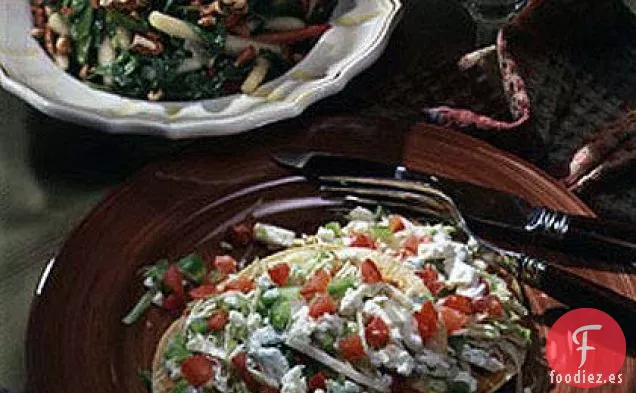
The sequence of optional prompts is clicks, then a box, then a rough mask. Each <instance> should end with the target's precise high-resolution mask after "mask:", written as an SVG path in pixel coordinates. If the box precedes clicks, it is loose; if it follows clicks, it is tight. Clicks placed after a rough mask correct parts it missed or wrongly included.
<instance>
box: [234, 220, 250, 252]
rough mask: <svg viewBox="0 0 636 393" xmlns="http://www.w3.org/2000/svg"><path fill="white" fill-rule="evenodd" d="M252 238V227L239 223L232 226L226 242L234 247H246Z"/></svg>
mask: <svg viewBox="0 0 636 393" xmlns="http://www.w3.org/2000/svg"><path fill="white" fill-rule="evenodd" d="M253 237H254V234H253V231H252V225H249V224H247V223H241V224H236V225H233V226H232V227H231V228H230V229H229V231H228V240H229V241H230V243H232V244H233V245H234V246H238V247H243V246H247V245H248V244H249V242H250V241H252V238H253Z"/></svg>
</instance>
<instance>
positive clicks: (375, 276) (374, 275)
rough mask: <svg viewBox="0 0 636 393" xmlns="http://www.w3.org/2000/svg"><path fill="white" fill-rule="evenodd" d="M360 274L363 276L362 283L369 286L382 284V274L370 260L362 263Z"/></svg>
mask: <svg viewBox="0 0 636 393" xmlns="http://www.w3.org/2000/svg"><path fill="white" fill-rule="evenodd" d="M360 273H361V274H362V281H363V282H365V283H367V284H376V283H379V282H382V273H380V270H379V269H378V267H377V266H376V264H375V263H374V262H373V261H372V260H370V259H366V260H365V261H364V262H362V265H360Z"/></svg>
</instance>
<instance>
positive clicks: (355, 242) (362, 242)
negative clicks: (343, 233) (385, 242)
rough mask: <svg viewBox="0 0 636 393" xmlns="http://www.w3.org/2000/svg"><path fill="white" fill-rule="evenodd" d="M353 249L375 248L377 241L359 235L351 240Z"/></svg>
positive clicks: (361, 234) (367, 236)
mask: <svg viewBox="0 0 636 393" xmlns="http://www.w3.org/2000/svg"><path fill="white" fill-rule="evenodd" d="M350 246H351V247H364V248H375V241H373V239H372V238H371V237H370V236H369V235H365V234H364V233H358V234H356V235H354V236H353V239H352V240H351V244H350Z"/></svg>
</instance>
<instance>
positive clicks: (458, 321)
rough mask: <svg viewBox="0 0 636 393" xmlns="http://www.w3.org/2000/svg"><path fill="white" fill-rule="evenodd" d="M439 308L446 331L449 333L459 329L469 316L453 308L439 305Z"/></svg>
mask: <svg viewBox="0 0 636 393" xmlns="http://www.w3.org/2000/svg"><path fill="white" fill-rule="evenodd" d="M439 310H440V313H441V314H442V320H443V321H444V325H446V331H447V332H448V333H449V334H450V333H452V332H454V331H457V330H459V329H461V328H462V327H463V326H464V325H465V324H466V322H468V319H469V318H470V317H469V316H468V315H466V314H464V313H463V312H461V311H458V310H456V309H454V308H450V307H444V306H441V307H439Z"/></svg>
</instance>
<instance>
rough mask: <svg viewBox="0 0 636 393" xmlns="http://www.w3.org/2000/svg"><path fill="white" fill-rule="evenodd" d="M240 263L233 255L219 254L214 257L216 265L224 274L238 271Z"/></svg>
mask: <svg viewBox="0 0 636 393" xmlns="http://www.w3.org/2000/svg"><path fill="white" fill-rule="evenodd" d="M237 266H238V263H237V262H236V259H234V258H232V256H231V255H218V256H217V257H216V258H214V267H215V268H217V269H218V270H219V271H220V272H221V273H223V274H232V273H236V268H237Z"/></svg>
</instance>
